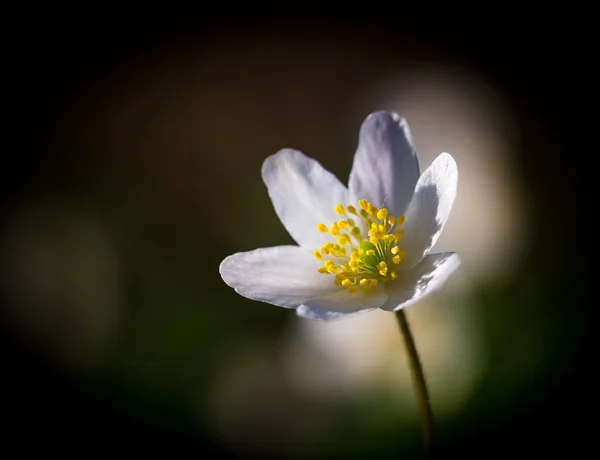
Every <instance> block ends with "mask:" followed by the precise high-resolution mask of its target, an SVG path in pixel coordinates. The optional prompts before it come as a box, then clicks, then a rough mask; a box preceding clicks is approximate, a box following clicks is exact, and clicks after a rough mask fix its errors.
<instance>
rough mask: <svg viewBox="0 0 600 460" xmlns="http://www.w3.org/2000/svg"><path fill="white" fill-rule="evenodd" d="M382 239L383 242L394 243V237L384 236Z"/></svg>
mask: <svg viewBox="0 0 600 460" xmlns="http://www.w3.org/2000/svg"><path fill="white" fill-rule="evenodd" d="M383 239H384V241H385V242H386V243H391V242H392V241H394V240H395V237H394V235H385V236H384V237H383Z"/></svg>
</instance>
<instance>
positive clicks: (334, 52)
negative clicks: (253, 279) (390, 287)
mask: <svg viewBox="0 0 600 460" xmlns="http://www.w3.org/2000/svg"><path fill="white" fill-rule="evenodd" d="M498 32H499V31H498V30H495V29H494V28H490V27H489V25H485V27H484V25H477V24H469V25H468V27H464V28H463V27H462V25H459V24H454V26H453V27H449V26H445V27H436V26H435V25H434V24H432V23H428V21H427V20H426V18H422V19H417V18H415V19H414V20H413V19H410V20H409V19H408V18H404V19H398V18H394V17H389V15H386V14H384V12H381V14H379V15H372V16H369V15H365V16H362V17H360V16H355V17H342V16H338V17H332V18H327V17H324V16H323V15H321V16H316V15H302V16H299V15H298V16H291V15H288V16H265V17H261V18H259V17H252V18H250V17H247V18H245V17H242V16H239V17H229V16H225V15H223V16H214V17H210V18H209V17H205V18H204V19H202V20H195V21H192V20H190V19H187V20H183V19H181V18H180V19H179V20H175V19H173V18H170V17H166V16H165V17H162V18H160V19H158V18H156V19H155V20H154V21H144V22H142V21H130V20H128V19H125V18H123V17H121V18H120V19H115V18H114V17H111V18H106V20H105V21H101V20H100V19H98V18H96V20H95V21H91V20H90V21H89V22H88V21H86V20H83V19H80V20H78V21H67V20H66V19H63V20H57V21H46V20H45V19H44V21H42V20H41V19H40V20H34V21H33V22H29V23H27V24H23V28H22V29H21V30H20V33H19V34H18V35H15V36H14V37H13V38H14V41H15V43H16V46H15V47H14V49H12V50H11V52H10V53H9V57H10V62H11V66H10V68H11V69H12V70H11V72H9V73H10V78H13V79H14V81H12V82H11V84H9V85H8V86H7V88H8V91H9V92H10V93H11V95H12V96H13V97H14V100H13V99H12V98H9V99H10V102H14V106H12V105H11V106H10V110H9V111H8V112H7V113H8V115H9V117H10V119H11V120H10V122H9V124H8V128H9V129H8V130H7V134H8V139H7V141H6V145H5V154H6V157H5V158H6V160H5V165H4V166H3V168H2V169H3V173H4V178H3V184H4V186H5V188H6V192H5V193H4V194H3V196H2V202H3V205H4V206H3V214H2V229H1V230H2V233H1V239H0V249H1V251H0V268H1V271H0V274H1V277H0V281H1V286H2V300H3V308H2V344H1V345H2V351H1V353H2V355H1V362H2V368H3V369H2V376H3V377H2V380H3V387H4V389H3V396H4V399H5V402H4V403H3V407H4V409H3V415H4V417H5V421H7V422H8V425H9V426H10V428H9V429H8V431H7V432H6V434H5V439H6V442H8V444H9V445H10V441H11V440H12V441H13V442H14V443H15V445H19V446H20V449H22V450H23V449H24V450H27V449H31V448H35V447H36V446H37V447H39V446H43V447H44V449H47V451H49V452H51V451H54V450H56V449H60V451H61V452H65V453H75V452H80V450H79V449H80V448H79V446H80V445H85V446H87V449H90V450H92V451H97V450H98V449H102V448H106V449H107V451H112V450H113V449H114V448H115V447H117V446H120V448H122V447H123V446H127V447H131V448H134V449H135V451H136V452H155V451H156V449H157V448H166V449H168V451H169V452H171V453H172V454H174V455H177V454H179V453H180V452H181V453H183V452H187V451H188V450H189V451H192V452H196V453H198V454H202V453H217V454H218V455H219V456H222V457H232V458H236V457H244V456H249V455H260V456H269V457H271V456H272V457H276V458H289V457H307V456H308V457H317V458H318V457H336V456H338V455H339V456H341V455H345V456H350V457H352V456H358V457H361V456H363V455H369V456H371V457H374V458H388V457H390V458H391V457H397V456H398V455H403V456H404V458H413V457H414V458H419V456H420V455H421V438H420V432H419V418H418V412H417V407H416V403H415V400H414V397H413V393H412V388H411V382H410V375H409V373H408V369H407V366H406V360H405V355H404V349H403V347H402V344H401V341H400V336H399V332H398V329H397V324H396V321H395V318H394V316H393V315H391V314H388V313H385V312H375V313H372V314H368V315H365V316H363V317H359V318H356V319H351V320H345V321H339V322H335V323H315V322H311V321H307V320H302V319H299V318H297V317H296V316H295V314H294V313H293V311H289V310H285V309H280V308H276V307H273V306H270V305H267V304H262V303H257V302H252V301H250V300H247V299H245V298H243V297H240V296H238V295H237V294H236V293H235V292H234V291H233V290H232V289H230V288H229V287H227V286H226V285H225V284H224V283H223V282H222V280H221V278H220V276H219V273H218V265H219V263H220V262H221V260H222V259H223V258H224V257H226V256H227V255H229V254H232V253H234V252H238V251H246V250H251V249H254V248H258V247H265V246H274V245H280V244H290V243H293V241H292V239H291V238H290V237H289V235H287V233H286V231H285V229H284V228H283V226H282V225H281V224H280V223H279V221H278V219H277V217H276V215H275V213H274V211H273V208H272V206H271V203H270V200H269V198H268V195H267V192H266V189H265V187H264V185H263V183H262V180H261V177H260V166H261V163H262V161H263V160H264V159H265V158H266V157H267V156H268V155H271V154H273V153H275V152H276V151H278V150H279V149H281V148H283V147H291V148H295V149H298V150H301V151H303V152H304V153H306V154H307V155H309V156H311V157H313V158H315V159H317V160H318V161H319V162H321V163H322V164H323V165H324V166H325V167H326V168H327V169H329V170H331V171H332V172H334V173H335V174H336V175H337V176H338V177H339V178H340V179H341V180H342V181H343V182H347V177H348V174H349V172H350V168H351V165H352V158H353V155H354V151H355V148H356V144H357V139H358V130H359V127H360V124H361V123H362V120H363V119H364V118H365V117H366V116H367V115H368V114H369V113H370V112H373V111H375V110H380V109H392V110H395V111H398V112H399V113H401V114H402V115H403V116H405V117H406V118H407V120H408V122H409V124H410V127H411V130H412V133H413V137H414V141H415V144H416V147H417V151H418V153H419V160H420V165H421V171H424V170H425V169H426V168H427V167H428V166H429V164H430V163H431V162H432V160H433V159H434V158H435V157H436V156H437V155H438V154H439V153H440V152H442V151H447V152H449V153H451V154H452V155H453V156H454V158H455V159H456V160H457V163H458V167H459V186H458V197H457V200H456V202H455V205H454V209H453V212H452V214H451V217H450V220H449V222H448V224H447V226H446V228H445V231H444V233H443V234H442V237H441V238H440V240H439V241H438V243H437V245H436V247H435V248H434V249H435V252H439V251H446V250H449V251H455V252H458V253H459V254H460V255H461V258H462V260H463V263H462V265H461V267H460V269H459V270H458V271H457V272H456V273H455V274H454V275H453V276H452V278H451V279H450V280H449V282H448V283H447V285H446V287H445V289H444V290H442V291H440V292H438V293H436V294H434V295H432V296H430V297H428V298H426V299H425V300H423V301H421V302H420V303H418V304H417V305H414V306H412V307H410V308H409V309H408V310H407V315H408V318H409V321H410V322H411V324H412V327H413V333H414V335H415V339H416V342H417V346H418V348H419V350H420V352H421V357H422V359H423V361H424V366H425V370H426V373H427V376H428V379H429V385H430V389H431V398H432V404H433V409H434V413H435V416H436V419H437V422H438V436H439V444H440V448H441V451H443V452H444V453H448V454H463V455H467V456H468V455H470V454H476V455H478V456H480V455H484V456H485V455H488V454H489V453H490V452H493V453H499V452H503V453H515V452H517V453H525V452H528V453H540V452H546V451H548V452H550V451H553V452H556V451H557V449H564V451H565V452H569V453H571V454H572V453H574V452H577V451H578V449H580V448H583V446H584V443H582V442H581V441H580V437H583V438H584V437H585V428H584V427H582V426H580V424H579V423H578V422H577V419H578V418H579V417H581V413H582V411H583V408H582V407H581V406H580V404H581V400H580V399H579V397H580V396H581V395H580V394H579V395H578V394H577V391H578V390H579V391H580V389H581V388H582V387H583V388H585V385H583V386H582V385H581V383H580V382H578V381H577V377H578V375H579V374H578V373H579V372H581V366H582V364H583V363H584V359H583V353H584V351H585V350H586V347H585V345H586V340H585V338H586V337H587V327H586V324H587V323H588V315H589V310H588V307H589V305H590V304H589V303H588V302H587V301H586V300H585V299H584V298H583V294H582V290H580V289H579V287H578V285H579V284H581V275H580V274H579V273H578V270H577V269H575V267H576V266H577V265H576V264H578V263H579V257H580V254H579V250H574V248H573V244H572V243H573V238H574V237H573V234H574V233H575V232H577V231H578V230H579V228H578V227H582V226H583V218H582V214H581V204H582V200H581V199H580V195H579V193H580V192H581V191H582V190H580V189H578V187H579V185H578V184H579V182H578V181H577V177H576V170H575V166H576V165H577V163H576V162H575V160H577V158H576V157H574V153H575V152H572V151H571V150H569V144H567V126H566V124H565V123H566V122H565V120H564V117H565V115H567V114H568V112H565V111H564V109H565V105H564V104H566V101H567V98H566V96H565V94H564V93H563V91H562V90H561V89H562V88H563V87H564V86H565V85H567V83H566V82H565V81H564V80H563V76H564V74H563V73H561V72H566V70H565V69H566V68H567V67H568V65H567V63H566V61H565V60H566V59H567V58H566V57H561V58H560V59H562V61H561V60H560V59H559V58H557V54H556V52H557V48H556V47H554V46H553V44H554V43H553V42H552V41H551V40H552V39H551V38H548V37H550V36H549V35H548V34H546V33H545V32H547V31H542V32H543V33H538V34H532V35H531V34H529V32H531V30H530V29H529V28H527V27H524V26H523V27H522V26H520V25H519V24H511V34H510V37H508V38H506V37H504V38H503V40H502V41H500V42H498V41H497V33H498ZM532 37H533V38H532ZM567 216H568V221H567V220H566V218H567ZM567 222H568V225H567ZM576 396H577V397H576Z"/></svg>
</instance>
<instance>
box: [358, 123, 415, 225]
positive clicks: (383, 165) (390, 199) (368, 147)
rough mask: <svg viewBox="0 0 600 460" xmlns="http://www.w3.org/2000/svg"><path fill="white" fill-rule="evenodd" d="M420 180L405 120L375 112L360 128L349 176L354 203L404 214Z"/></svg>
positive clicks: (395, 213) (391, 212)
mask: <svg viewBox="0 0 600 460" xmlns="http://www.w3.org/2000/svg"><path fill="white" fill-rule="evenodd" d="M418 179H419V161H418V159H417V154H416V152H415V148H414V146H413V141H412V136H411V134H410V130H409V128H408V124H407V123H406V121H405V120H404V118H402V117H400V116H399V115H398V114H397V113H394V112H387V111H381V112H375V113H372V114H371V115H369V116H368V117H367V118H366V119H365V121H364V122H363V124H362V127H361V128H360V135H359V141H358V148H357V150H356V155H355V156H354V164H353V166H352V172H351V173H350V179H349V184H348V186H349V189H350V193H351V198H352V201H353V202H355V201H358V200H360V199H365V200H367V201H369V202H371V203H373V205H374V206H377V207H383V206H385V207H386V208H387V209H388V211H389V212H390V214H392V215H395V216H397V215H400V214H404V212H405V211H406V208H407V207H408V204H409V203H410V200H411V198H412V194H413V191H414V190H415V184H416V183H417V180H418Z"/></svg>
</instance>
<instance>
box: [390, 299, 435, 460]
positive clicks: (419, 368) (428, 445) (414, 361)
mask: <svg viewBox="0 0 600 460" xmlns="http://www.w3.org/2000/svg"><path fill="white" fill-rule="evenodd" d="M396 317H397V318H398V324H400V330H401V331H402V337H403V338H404V345H405V346H406V353H407V357H408V365H409V366H410V373H411V376H412V381H413V387H414V390H415V394H416V397H417V403H418V405H419V411H420V412H421V425H422V430H423V442H424V444H425V453H426V456H427V457H428V458H429V457H431V454H432V449H433V431H434V423H433V412H432V411H431V403H430V402H429V393H428V391H427V383H426V382H425V373H424V372H423V365H422V364H421V360H420V359H419V353H417V348H416V346H415V340H414V339H413V336H412V333H411V331H410V327H409V326H408V321H407V320H406V315H405V314H404V310H399V311H397V312H396Z"/></svg>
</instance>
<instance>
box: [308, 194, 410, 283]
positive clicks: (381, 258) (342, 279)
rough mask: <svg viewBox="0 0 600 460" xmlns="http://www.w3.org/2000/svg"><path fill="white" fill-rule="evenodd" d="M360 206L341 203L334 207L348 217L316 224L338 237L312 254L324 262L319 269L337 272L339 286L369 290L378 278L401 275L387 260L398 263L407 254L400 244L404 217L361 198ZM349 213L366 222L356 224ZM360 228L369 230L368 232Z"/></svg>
mask: <svg viewBox="0 0 600 460" xmlns="http://www.w3.org/2000/svg"><path fill="white" fill-rule="evenodd" d="M357 208H359V209H360V210H359V212H357ZM357 208H356V207H354V206H352V205H348V206H346V207H344V206H343V205H342V204H338V205H336V206H335V208H334V210H335V212H336V214H338V215H341V216H345V218H342V220H339V221H334V222H333V223H331V225H330V226H329V227H328V226H327V225H325V224H324V223H319V224H318V225H317V230H318V231H319V232H321V233H328V234H330V235H332V236H334V237H336V239H335V241H327V242H325V243H324V244H323V246H322V247H321V248H320V250H314V251H313V255H314V257H315V259H317V260H318V261H320V262H322V265H321V266H320V267H318V269H317V270H318V272H319V273H322V274H330V275H334V276H333V278H332V279H333V282H334V283H335V285H336V286H341V287H344V288H345V289H347V290H348V292H350V293H353V292H356V291H357V289H358V288H359V287H360V288H361V290H362V292H365V293H367V292H369V291H370V290H371V289H373V288H374V287H376V286H377V285H378V283H379V282H383V283H387V282H389V281H392V280H395V279H397V278H398V274H397V272H396V271H395V268H391V266H389V265H388V264H392V263H393V264H394V265H393V266H394V267H395V266H396V265H398V264H400V263H401V262H402V260H403V258H404V257H405V255H406V253H405V252H404V251H403V250H402V249H401V248H400V247H399V245H398V244H397V243H398V242H399V241H400V240H401V239H402V237H403V236H404V230H403V229H402V228H400V226H401V225H402V223H403V222H404V217H403V216H398V217H394V216H392V215H390V214H389V211H388V209H387V208H383V207H382V208H380V209H379V208H377V207H376V206H374V205H373V203H370V202H368V201H367V200H359V201H358V207H357ZM349 215H354V216H357V217H359V218H361V219H362V220H363V223H362V224H359V225H356V222H355V221H354V219H352V218H350V217H348V216H349ZM361 229H365V230H367V235H366V236H365V234H364V233H362V230H361ZM331 258H333V259H334V260H331Z"/></svg>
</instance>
